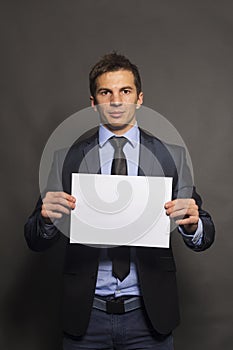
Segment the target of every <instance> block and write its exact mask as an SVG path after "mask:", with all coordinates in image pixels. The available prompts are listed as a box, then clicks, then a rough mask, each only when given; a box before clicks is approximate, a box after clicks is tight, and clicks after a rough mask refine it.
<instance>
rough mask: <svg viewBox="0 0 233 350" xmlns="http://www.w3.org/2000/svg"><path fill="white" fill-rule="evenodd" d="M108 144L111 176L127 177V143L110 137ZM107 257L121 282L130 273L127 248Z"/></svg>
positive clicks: (115, 251) (122, 248)
mask: <svg viewBox="0 0 233 350" xmlns="http://www.w3.org/2000/svg"><path fill="white" fill-rule="evenodd" d="M109 142H110V143H111V145H112V146H113V148H114V156H113V161H112V169H111V175H127V163H126V158H125V154H124V152H123V147H124V145H125V144H126V143H127V139H126V138H125V137H112V138H111V139H110V140H109ZM108 255H109V257H110V258H111V260H112V274H113V276H115V277H117V278H118V279H119V280H120V281H123V280H124V279H125V277H126V276H128V274H129V272H130V249H129V247H124V246H122V247H117V248H109V249H108Z"/></svg>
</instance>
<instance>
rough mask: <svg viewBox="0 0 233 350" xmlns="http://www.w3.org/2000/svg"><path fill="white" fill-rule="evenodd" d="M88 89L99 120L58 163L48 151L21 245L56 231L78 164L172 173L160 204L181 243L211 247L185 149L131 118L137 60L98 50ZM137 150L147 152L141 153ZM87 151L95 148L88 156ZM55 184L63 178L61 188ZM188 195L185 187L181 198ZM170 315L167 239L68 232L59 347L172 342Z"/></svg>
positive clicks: (137, 94)
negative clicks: (88, 241)
mask: <svg viewBox="0 0 233 350" xmlns="http://www.w3.org/2000/svg"><path fill="white" fill-rule="evenodd" d="M90 91H91V105H92V107H93V108H94V109H96V111H98V113H99V115H100V119H101V125H100V127H99V130H98V131H97V132H96V133H94V134H93V135H91V136H90V137H88V138H87V139H85V140H82V141H80V142H77V143H75V144H74V145H73V146H72V147H71V149H70V150H69V152H68V154H67V156H66V159H65V162H64V164H63V167H62V169H60V167H61V165H60V163H61V161H60V160H59V153H58V154H57V155H56V158H55V160H54V163H53V169H52V171H51V173H52V175H51V176H50V182H49V184H48V191H47V192H46V193H45V194H44V195H43V200H41V199H40V200H39V201H38V203H37V206H36V209H35V210H34V212H33V214H32V216H31V217H30V218H29V219H28V222H27V223H26V225H25V237H26V240H27V242H28V245H29V247H30V248H31V249H33V250H36V251H41V250H45V249H47V248H48V247H50V246H51V245H53V244H54V243H55V242H56V241H57V240H58V239H59V237H60V235H61V233H60V232H59V230H58V229H57V226H58V225H57V224H56V223H58V222H59V220H61V221H62V220H64V218H65V217H69V214H70V211H71V210H72V209H74V208H75V207H76V203H77V202H78V198H74V197H73V196H72V195H71V194H70V193H71V180H70V178H71V174H72V173H76V172H82V173H102V174H117V175H126V174H127V175H131V176H136V175H146V176H168V177H172V178H173V193H172V196H173V198H172V200H171V201H169V202H168V203H164V210H165V211H166V214H167V215H169V216H170V218H171V219H172V220H175V222H176V223H177V225H179V231H180V232H181V234H182V237H183V239H184V242H185V244H186V245H187V246H188V247H189V248H191V249H192V250H195V251H203V250H205V249H207V248H209V246H210V245H211V244H212V243H213V240H214V225H213V223H212V220H211V217H210V215H209V214H208V213H207V212H205V211H203V210H202V208H201V204H202V202H201V198H200V196H199V195H198V194H197V193H196V191H195V188H194V187H192V185H191V184H190V173H189V170H188V168H187V166H186V162H185V155H184V152H183V149H182V148H181V147H178V146H171V145H165V144H164V143H162V142H161V141H160V140H158V139H157V138H155V137H153V136H152V135H150V134H148V133H147V132H145V131H143V130H141V129H140V128H139V127H138V126H137V123H136V109H138V108H140V106H141V104H142V103H143V93H142V90H141V80H140V75H139V72H138V69H137V67H136V66H135V65H133V64H132V63H131V62H130V61H129V60H128V59H127V58H126V57H124V56H122V55H118V54H116V53H112V54H108V55H105V56H104V57H103V58H102V59H101V60H100V61H99V62H98V63H97V64H96V65H95V66H94V67H93V69H92V70H91V72H90ZM144 149H146V150H148V151H149V152H148V154H147V155H146V156H145V154H144V153H143V152H144V151H143V150H144ZM91 151H93V152H94V156H93V154H92V156H91V157H90V158H91V160H88V154H89V152H91ZM84 160H85V161H84ZM93 163H95V165H94V166H93ZM51 178H52V179H53V181H51ZM56 182H57V183H60V182H62V190H60V188H59V189H58V187H56V185H54V183H56ZM186 190H187V191H186ZM186 193H190V196H189V197H188V198H187V197H186V196H185V194H186ZM178 197H179V198H178ZM155 200H156V199H155ZM178 323H179V308H178V300H177V287H176V277H175V262H174V258H173V254H172V248H171V247H170V248H167V249H166V248H148V247H133V248H131V249H129V248H128V247H119V248H112V249H110V248H109V249H107V248H98V247H90V246H85V245H80V244H70V242H69V240H67V248H66V258H65V267H64V349H65V350H73V349H125V350H130V349H164V350H165V349H169V350H171V349H173V339H172V330H173V329H174V328H175V327H176V326H177V325H178Z"/></svg>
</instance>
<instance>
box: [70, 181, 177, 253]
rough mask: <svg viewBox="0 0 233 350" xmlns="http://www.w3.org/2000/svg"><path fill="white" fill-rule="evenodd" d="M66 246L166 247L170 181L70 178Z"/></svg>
mask: <svg viewBox="0 0 233 350" xmlns="http://www.w3.org/2000/svg"><path fill="white" fill-rule="evenodd" d="M72 195H73V196H74V197H76V200H77V202H76V208H75V210H73V211H72V212H71V226H70V242H71V243H83V244H87V245H103V246H105V245H114V246H117V245H128V246H146V247H163V248H168V247H169V240H170V219H169V217H168V216H167V215H166V213H165V209H164V204H165V203H166V202H167V201H169V200H171V195H172V178H170V177H145V176H122V175H99V174H98V175H95V174H72Z"/></svg>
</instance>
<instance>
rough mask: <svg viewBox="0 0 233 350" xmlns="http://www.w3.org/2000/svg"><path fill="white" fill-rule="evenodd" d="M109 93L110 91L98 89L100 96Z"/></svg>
mask: <svg viewBox="0 0 233 350" xmlns="http://www.w3.org/2000/svg"><path fill="white" fill-rule="evenodd" d="M109 94H110V91H108V90H102V91H100V95H101V96H107V95H109Z"/></svg>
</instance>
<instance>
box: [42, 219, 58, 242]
mask: <svg viewBox="0 0 233 350" xmlns="http://www.w3.org/2000/svg"><path fill="white" fill-rule="evenodd" d="M39 225H40V229H41V230H40V231H41V236H42V237H43V238H46V239H51V238H53V237H54V236H56V233H57V228H56V226H55V225H56V223H54V224H52V223H51V224H46V223H45V222H44V220H43V219H42V218H41V217H40V218H39Z"/></svg>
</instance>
